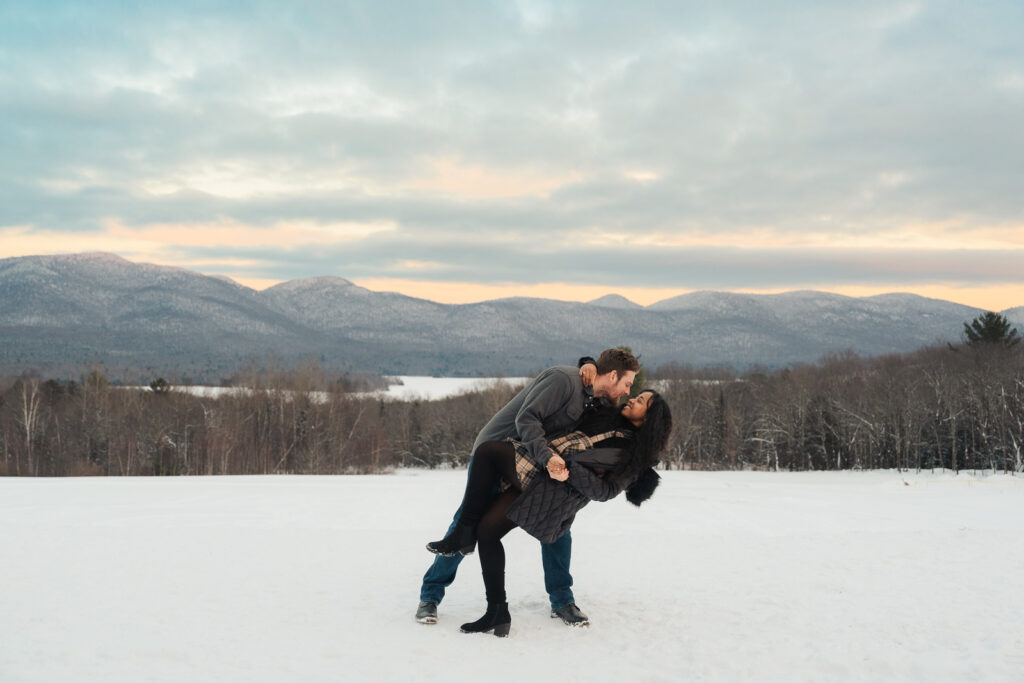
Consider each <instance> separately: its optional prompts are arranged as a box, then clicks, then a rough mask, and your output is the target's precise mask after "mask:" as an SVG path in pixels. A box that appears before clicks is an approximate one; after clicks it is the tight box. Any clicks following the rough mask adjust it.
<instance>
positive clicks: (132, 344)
mask: <svg viewBox="0 0 1024 683" xmlns="http://www.w3.org/2000/svg"><path fill="white" fill-rule="evenodd" d="M0 302H2V304H0V372H4V373H7V374H10V373H15V374H17V373H20V372H23V371H26V370H36V371H38V372H40V373H41V374H43V375H45V376H77V374H78V373H80V372H81V369H82V368H85V367H88V366H90V365H93V364H101V365H102V366H103V367H104V368H106V370H107V371H108V373H109V374H110V375H111V376H112V377H120V376H126V377H129V378H130V377H136V378H145V377H147V376H151V375H152V376H155V375H158V374H160V375H165V376H175V377H183V376H184V377H188V378H189V379H191V380H193V381H202V382H214V381H217V380H219V379H221V378H225V377H228V376H230V375H231V374H233V373H234V372H236V371H237V370H238V369H240V368H241V367H243V366H244V365H246V364H247V363H252V362H256V363H257V364H261V363H269V362H280V363H282V364H284V365H289V364H291V363H293V362H295V361H296V360H298V359H300V358H308V357H312V358H315V359H317V360H318V361H319V362H320V363H321V364H322V365H323V366H324V367H325V368H327V369H329V370H332V371H363V372H377V373H384V374H427V375H470V376H471V375H523V374H529V373H530V372H533V371H535V370H537V369H539V368H542V367H545V366H547V365H551V364H557V363H574V362H575V360H576V358H577V357H579V356H580V355H583V354H591V355H593V354H596V353H598V352H599V351H600V350H601V349H603V348H605V347H608V346H615V345H620V344H625V345H628V346H631V347H632V348H633V350H634V351H636V352H638V353H640V354H642V361H643V362H644V363H645V365H648V366H652V367H656V366H658V365H661V364H665V363H669V362H678V363H682V364H690V365H695V366H707V365H730V366H733V367H738V368H742V367H748V366H751V365H763V366H767V367H779V366H785V365H788V364H792V363H800V362H812V361H815V360H817V359H818V358H820V357H821V356H823V355H825V354H829V353H836V352H840V351H844V350H847V349H849V350H852V351H854V352H856V353H858V354H862V355H880V354H886V353H894V352H902V351H910V350H913V349H916V348H920V347H922V346H926V345H929V344H935V343H944V342H946V341H957V340H959V338H960V333H961V331H962V329H963V323H964V322H966V321H969V320H971V319H972V318H974V317H975V316H976V315H978V314H979V313H980V312H982V311H981V309H977V308H972V307H970V306H964V305H961V304H956V303H952V302H948V301H941V300H936V299H928V298H924V297H920V296H916V295H913V294H883V295H879V296H871V297H862V298H855V297H847V296H841V295H838V294H829V293H824V292H813V291H796V292H787V293H784V294H770V295H753V294H736V293H728V292H709V291H702V292H694V293H691V294H684V295H682V296H677V297H673V298H671V299H666V300H664V301H659V302H657V303H655V304H651V305H650V306H646V307H643V306H639V305H638V304H636V303H633V302H631V301H629V300H628V299H625V298H624V297H621V296H618V295H614V294H610V295H607V296H604V297H601V298H600V299H595V300H594V301H590V302H587V303H575V302H564V301H554V300H549V299H535V298H508V299H497V300H493V301H483V302H480V303H473V304H442V303H437V302H434V301H428V300H426V299H418V298H415V297H410V296H405V295H402V294H395V293H391V292H375V291H370V290H368V289H365V288H363V287H359V286H357V285H355V284H353V283H352V282H349V281H348V280H345V279H343V278H338V277H314V278H308V279H301V280H292V281H289V282H284V283H281V284H279V285H276V286H274V287H270V288H269V289H266V290H263V291H256V290H253V289H249V288H248V287H244V286H242V285H240V284H238V283H236V282H234V281H232V280H229V279H228V278H222V277H215V276H208V275H203V274H200V273H196V272H192V271H189V270H185V269H182V268H173V267H167V266H158V265H152V264H144V263H133V262H130V261H127V260H125V259H123V258H121V257H119V256H115V255H113V254H105V253H87V254H72V255H49V256H24V257H17V258H8V259H3V260H0ZM1002 313H1003V314H1004V315H1005V316H1006V317H1007V318H1009V319H1010V320H1011V321H1012V322H1014V323H1015V324H1017V325H1021V324H1022V323H1024V306H1022V307H1017V308H1013V309H1009V310H1006V311H1003V312H1002Z"/></svg>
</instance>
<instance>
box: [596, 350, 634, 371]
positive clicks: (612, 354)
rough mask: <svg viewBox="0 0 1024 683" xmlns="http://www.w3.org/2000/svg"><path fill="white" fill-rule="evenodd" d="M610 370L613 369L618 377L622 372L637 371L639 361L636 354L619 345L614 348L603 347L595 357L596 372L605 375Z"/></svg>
mask: <svg viewBox="0 0 1024 683" xmlns="http://www.w3.org/2000/svg"><path fill="white" fill-rule="evenodd" d="M612 370H615V371H616V372H617V373H618V374H619V377H621V376H622V373H624V372H629V371H633V372H639V371H640V362H639V361H638V360H637V359H636V356H634V355H633V354H632V353H630V352H629V351H627V350H626V349H624V348H622V347H621V346H620V347H616V348H614V349H605V350H604V351H602V352H601V355H600V356H598V357H597V374H599V375H607V374H608V373H609V372H611V371H612Z"/></svg>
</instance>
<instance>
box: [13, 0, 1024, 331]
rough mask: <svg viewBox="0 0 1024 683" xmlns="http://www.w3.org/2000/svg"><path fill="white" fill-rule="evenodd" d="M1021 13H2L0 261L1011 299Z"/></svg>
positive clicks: (788, 5) (922, 7) (602, 8)
mask: <svg viewBox="0 0 1024 683" xmlns="http://www.w3.org/2000/svg"><path fill="white" fill-rule="evenodd" d="M1022 35H1024V3H1021V2H1019V0H1006V1H994V2H984V1H982V2H975V3H964V2H925V1H919V2H893V1H892V0H886V1H884V2H870V1H866V2H858V3H841V2H820V1H816V2H800V1H794V2H785V3H761V2H751V1H747V2H722V3H704V2H692V3H691V2H631V3H628V4H627V3H609V2H600V1H594V2H550V3H549V2H540V1H534V0H529V1H527V0H523V1H520V2H511V1H507V2H494V3H487V2H480V1H475V0H474V1H468V2H423V3H421V2H410V1H403V2H387V1H375V2H345V3H339V2H327V1H325V2H301V1H296V2H287V3H282V2H258V1H257V2H244V3H236V2H188V1H184V2H177V3H164V2H160V3H158V2H142V3H133V2H102V1H93V2H79V3H73V2H72V3H68V2H60V1H59V0H50V1H48V2H45V3H41V2H35V1H22V0H5V1H4V2H0V258H8V257H14V256H25V255H30V254H50V253H72V252H83V251H106V252H113V253H116V254H119V255H121V256H123V257H125V258H128V259H129V260H133V261H140V262H150V263H160V264H165V265H174V266H180V267H184V268H189V269H192V270H196V271H199V272H203V273H208V274H221V275H227V276H229V277H231V278H233V279H235V280H237V281H239V282H241V283H243V284H246V285H248V286H251V287H254V288H257V289H261V288H264V287H267V286H270V285H273V284H276V283H278V282H281V281H285V280H293V279H298V278H306V277H314V276H324V275H331V276H339V277H344V278H347V279H349V280H352V281H353V282H355V283H357V284H360V285H362V286H365V287H368V288H370V289H375V290H388V291H399V292H403V293H405V294H410V295H413V296H420V297H424V298H428V299H434V300H437V301H446V302H469V301H479V300H483V299H490V298H498V297H502V296H543V297H548V298H555V299H565V300H577V301H581V300H589V299H593V298H596V297H599V296H602V295H604V294H609V293H617V294H621V295H623V296H626V297H628V298H630V299H632V300H633V301H636V302H637V303H641V304H649V303H653V302H655V301H658V300H660V299H664V298H668V297H671V296H675V295H678V294H681V293H685V292H689V291H694V290H707V289H711V290H728V291H744V292H763V293H767V292H780V291H788V290H794V289H817V290H824V291H832V292H838V293H841V294H848V295H852V296H865V295H871V294H878V293H883V292H893V291H900V292H913V293H917V294H921V295H923V296H930V297H935V298H941V299H948V300H952V301H958V302H960V303H966V304H970V305H974V306H978V307H981V308H986V309H990V310H997V311H998V310H1004V309H1006V308H1009V307H1013V306H1020V305H1024V125H1022V124H1021V122H1022V121H1024V41H1022V40H1021V38H1020V37H1021V36H1022Z"/></svg>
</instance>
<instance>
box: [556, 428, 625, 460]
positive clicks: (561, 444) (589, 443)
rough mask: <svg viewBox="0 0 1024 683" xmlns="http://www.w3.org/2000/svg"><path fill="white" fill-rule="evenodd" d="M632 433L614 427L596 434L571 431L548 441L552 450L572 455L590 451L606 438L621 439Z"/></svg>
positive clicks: (562, 454) (560, 453)
mask: <svg viewBox="0 0 1024 683" xmlns="http://www.w3.org/2000/svg"><path fill="white" fill-rule="evenodd" d="M630 436H632V434H630V433H629V432H625V431H622V430H619V429H613V430H612V431H609V432H604V433H602V434H595V435H594V436H587V435H586V434H584V433H583V432H569V433H568V434H566V435H565V436H560V437H558V438H557V439H552V440H551V441H549V442H548V445H550V446H551V450H553V451H554V452H555V453H558V454H559V455H561V456H565V455H572V454H573V453H579V452H581V451H588V450H590V449H591V448H594V446H595V445H596V444H598V443H600V442H602V441H604V440H605V439H614V438H616V437H618V438H620V439H628V438H629V437H630Z"/></svg>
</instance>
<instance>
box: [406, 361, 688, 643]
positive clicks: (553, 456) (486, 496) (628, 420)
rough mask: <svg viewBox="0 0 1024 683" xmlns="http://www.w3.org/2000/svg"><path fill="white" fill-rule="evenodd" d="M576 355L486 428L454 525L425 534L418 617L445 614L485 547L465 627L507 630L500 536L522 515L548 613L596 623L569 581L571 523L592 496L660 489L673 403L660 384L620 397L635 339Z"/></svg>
mask: <svg viewBox="0 0 1024 683" xmlns="http://www.w3.org/2000/svg"><path fill="white" fill-rule="evenodd" d="M578 365H579V368H578V369H577V368H573V367H569V366H555V367H552V368H548V369H547V370H544V371H543V372H541V373H540V374H539V375H537V377H535V378H534V379H533V380H531V381H530V382H529V383H528V384H527V385H526V387H525V388H523V390H522V391H520V392H519V393H518V394H516V395H515V396H514V397H513V398H512V400H510V401H509V402H508V403H507V404H506V405H505V406H504V407H503V408H502V409H501V410H499V411H498V412H497V414H495V416H494V417H492V418H491V420H490V421H489V422H488V423H487V424H486V425H485V426H484V428H483V429H482V430H481V431H480V433H479V434H478V435H477V437H476V441H475V442H474V443H473V454H472V457H471V458H470V461H469V472H468V475H467V481H466V490H465V493H464V495H463V498H462V504H461V505H460V506H459V509H458V510H457V511H456V513H455V518H454V520H453V521H452V524H451V526H450V527H449V528H448V532H447V535H446V536H445V537H444V538H443V539H441V540H439V541H433V542H431V543H428V544H427V550H429V551H430V552H432V553H434V554H435V555H436V556H437V557H435V558H434V562H433V564H432V565H431V566H430V568H429V569H428V570H427V572H426V574H424V576H423V582H422V585H421V587H420V602H419V605H418V607H417V610H416V620H417V621H419V622H420V623H424V624H436V623H437V606H438V605H439V604H440V603H441V600H442V599H443V598H444V592H445V588H447V587H448V586H450V585H451V584H452V582H453V581H454V580H455V573H456V571H457V569H458V566H459V563H460V562H461V561H462V559H463V557H464V556H465V555H468V554H471V553H472V552H473V551H474V549H475V548H479V550H480V568H481V571H482V573H483V580H484V589H485V592H486V598H487V611H486V612H485V613H484V615H483V616H482V617H480V618H479V619H477V620H476V621H473V622H469V623H466V624H463V625H462V627H461V630H462V631H463V632H464V633H479V632H493V633H494V635H496V636H501V637H504V636H507V635H508V633H509V630H510V628H511V624H512V618H511V615H510V614H509V610H508V599H507V596H506V594H505V549H504V546H503V545H502V543H501V539H502V537H504V536H505V534H507V533H508V532H509V531H511V530H512V529H515V528H516V527H521V528H522V529H523V530H524V531H526V533H528V534H530V535H531V536H533V537H534V538H536V539H537V540H539V541H540V542H541V559H542V563H543V567H544V586H545V588H546V590H547V593H548V597H549V599H550V601H551V617H552V618H559V619H561V620H562V622H564V623H565V624H568V625H570V626H587V625H589V623H590V621H589V619H588V618H587V616H586V615H585V614H584V613H583V612H582V611H581V610H580V609H579V607H577V606H576V601H575V598H574V597H573V593H572V583H573V581H572V575H571V574H570V573H569V562H570V558H571V555H572V536H571V534H570V532H569V528H570V527H571V526H572V522H573V520H574V518H575V516H576V513H577V512H578V511H579V510H580V509H582V508H583V507H584V506H585V505H587V503H589V502H590V501H591V500H596V501H607V500H611V499H612V498H614V497H616V496H617V495H618V494H619V493H621V492H622V491H623V490H625V491H626V498H627V500H629V501H630V502H632V503H634V504H635V505H639V504H640V503H641V502H643V501H644V500H647V499H648V498H649V497H650V496H651V494H652V493H653V492H654V488H655V487H656V486H657V484H658V475H657V474H656V473H655V471H654V470H653V466H654V465H655V464H656V463H657V462H658V458H659V456H660V454H661V452H662V451H663V450H664V448H665V446H666V444H667V443H668V437H669V434H670V432H671V430H672V415H671V412H670V411H669V408H668V404H667V403H666V402H665V399H664V398H662V397H661V396H660V395H659V394H658V392H656V391H653V390H643V391H641V392H639V393H638V394H637V395H636V396H634V397H633V398H631V399H629V400H628V401H627V402H626V403H625V404H624V405H621V406H620V405H619V404H618V403H619V399H621V398H622V397H624V396H627V395H629V393H630V389H631V388H632V385H633V380H634V378H635V377H636V373H637V372H638V371H639V369H640V364H639V363H638V361H637V359H636V357H635V356H633V354H632V353H630V352H629V351H627V350H625V349H623V348H613V349H607V350H605V351H603V352H602V353H601V355H600V356H598V358H597V360H596V361H594V360H593V359H591V358H589V357H585V358H581V359H580V361H579V363H578Z"/></svg>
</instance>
